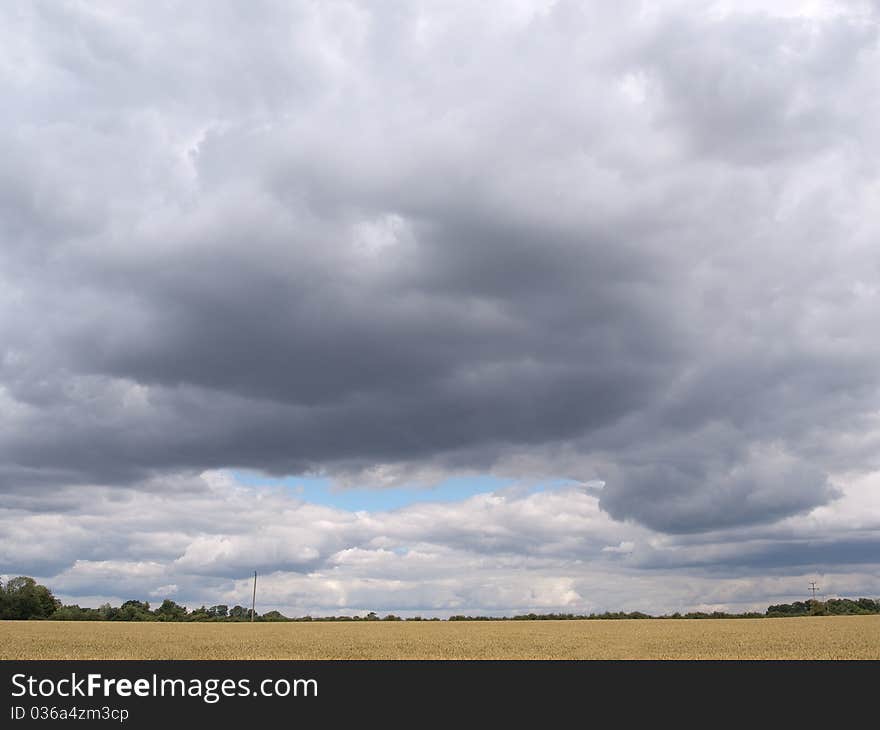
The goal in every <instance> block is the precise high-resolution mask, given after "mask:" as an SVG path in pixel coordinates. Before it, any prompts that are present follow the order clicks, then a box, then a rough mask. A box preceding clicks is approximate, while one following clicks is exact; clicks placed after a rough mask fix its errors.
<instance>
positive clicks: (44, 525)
mask: <svg viewBox="0 0 880 730" xmlns="http://www.w3.org/2000/svg"><path fill="white" fill-rule="evenodd" d="M0 49H2V51H0V98H2V109H3V113H2V114H0V159H2V160H3V164H2V165H0V576H2V577H4V578H8V577H10V576H14V575H22V574H23V575H31V576H34V577H36V578H38V580H40V581H41V582H43V583H45V584H46V585H48V586H49V587H50V588H51V589H52V590H53V591H54V592H55V593H56V595H58V596H59V597H60V598H61V599H62V600H64V601H65V602H68V603H79V604H80V605H93V606H94V605H99V604H101V603H103V602H105V601H109V602H111V603H119V602H121V601H124V600H127V599H130V598H138V599H147V600H150V601H152V602H159V601H161V600H162V599H164V598H172V599H174V600H176V601H178V602H180V603H182V604H185V605H187V606H189V607H190V608H194V607H197V606H199V605H202V604H206V605H213V604H220V603H225V604H228V605H233V604H236V603H241V604H246V603H247V602H248V599H249V596H250V590H251V584H250V580H251V576H252V575H253V571H255V570H256V571H258V572H259V574H260V576H261V577H260V583H259V595H258V607H257V609H258V611H266V610H272V609H275V610H280V611H282V612H283V613H285V614H287V615H292V616H299V615H306V614H311V615H330V614H336V615H342V614H349V615H350V614H363V613H364V612H366V611H376V612H379V613H381V614H384V613H389V612H391V613H396V614H398V615H403V616H410V615H422V616H440V617H444V616H448V615H450V614H456V613H467V614H473V615H478V614H483V615H485V614H492V615H502V614H503V615H510V614H516V613H525V612H529V611H536V612H551V611H563V612H567V613H589V612H600V611H606V610H610V611H616V610H641V611H647V612H651V613H663V612H673V611H687V610H708V609H711V610H716V609H719V610H720V609H723V610H733V611H741V610H750V609H755V608H760V609H763V608H764V607H766V606H767V605H768V604H770V603H777V602H782V601H791V600H803V599H805V598H807V597H809V582H810V581H812V580H815V581H817V583H818V585H819V587H820V591H821V594H822V595H824V596H850V597H858V596H867V597H877V596H880V337H878V336H877V329H876V322H877V321H878V320H880V247H878V245H877V241H878V240H880V217H878V216H877V211H878V210H880V175H878V173H880V141H878V140H880V138H878V135H877V129H878V122H880V71H878V69H880V3H878V2H868V1H864V2H859V1H857V0H853V1H852V2H840V3H837V2H831V1H830V0H829V1H828V2H819V1H815V0H814V1H810V2H799V1H796V0H790V1H787V2H772V3H769V2H755V1H753V2H703V1H697V0H693V1H690V0H670V2H664V3H648V2H644V3H643V2H637V1H636V0H618V1H617V2H614V3H608V2H598V1H597V2H580V1H578V2H574V1H571V0H556V1H555V2H554V1H552V0H540V1H539V0H515V1H514V0H511V1H506V0H505V1H501V0H498V1H496V2H490V3H472V2H463V1H462V2H453V1H451V0H442V1H441V0H437V1H436V2H433V1H429V0H414V1H411V2H396V1H394V0H389V2H383V3H357V2H342V1H337V0H327V1H321V2H317V1H315V2H268V1H259V2H251V3H238V2H223V1H220V0H218V1H217V2H207V1H202V2H199V1H198V0H196V1H194V2H189V3H185V4H182V5H178V4H173V3H157V2H125V3H116V2H88V3H87V2H73V1H71V2H48V1H45V2H8V3H4V4H3V6H2V8H0Z"/></svg>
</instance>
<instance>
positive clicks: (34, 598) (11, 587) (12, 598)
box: [0, 575, 61, 620]
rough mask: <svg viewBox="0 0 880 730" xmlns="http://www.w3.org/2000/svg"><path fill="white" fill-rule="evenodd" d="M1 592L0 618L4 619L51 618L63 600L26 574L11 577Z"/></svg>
mask: <svg viewBox="0 0 880 730" xmlns="http://www.w3.org/2000/svg"><path fill="white" fill-rule="evenodd" d="M0 592H2V593H3V600H2V614H0V618H4V619H12V620H24V619H29V618H49V616H51V615H52V614H53V613H55V611H56V609H58V608H60V607H61V601H59V600H58V599H57V598H55V596H53V595H52V592H51V591H50V590H49V589H48V588H46V586H44V585H40V584H39V583H37V581H35V580H34V579H33V578H30V577H28V576H26V575H20V576H18V577H17V578H11V579H10V580H9V581H7V583H6V586H5V587H4V588H3V589H2V591H0Z"/></svg>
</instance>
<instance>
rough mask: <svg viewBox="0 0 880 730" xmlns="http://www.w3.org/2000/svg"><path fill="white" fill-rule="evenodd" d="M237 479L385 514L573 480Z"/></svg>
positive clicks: (250, 475) (241, 474) (237, 475)
mask: <svg viewBox="0 0 880 730" xmlns="http://www.w3.org/2000/svg"><path fill="white" fill-rule="evenodd" d="M232 476H233V478H234V479H235V480H236V481H237V482H238V483H239V484H243V485H247V486H252V487H283V488H285V489H287V490H288V491H289V492H290V493H291V494H292V495H294V496H296V497H299V498H300V499H303V500H305V501H307V502H312V503H314V504H322V505H325V506H328V507H335V508H337V509H344V510H348V511H350V512H357V511H361V510H364V511H367V512H384V511H388V510H393V509H399V508H401V507H406V506H407V505H410V504H416V503H418V502H461V501H463V500H465V499H468V498H469V497H473V496H474V495H477V494H486V493H488V492H498V491H503V490H509V489H513V490H517V491H520V490H522V491H523V492H528V493H531V492H536V491H544V490H547V489H558V488H560V487H564V486H566V485H568V484H571V483H572V480H570V479H550V480H545V481H541V482H530V483H528V484H525V483H521V482H517V481H516V480H513V479H509V478H508V479H505V478H501V477H496V476H492V475H490V474H477V475H471V476H456V477H450V478H449V479H445V480H443V481H442V482H440V483H438V484H436V485H433V486H430V487H425V486H399V487H370V486H355V487H345V488H340V487H335V486H334V485H333V483H332V480H331V479H328V478H326V477H302V476H288V477H272V476H266V475H264V474H259V473H257V472H250V471H233V472H232Z"/></svg>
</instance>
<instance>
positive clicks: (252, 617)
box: [251, 570, 257, 623]
mask: <svg viewBox="0 0 880 730" xmlns="http://www.w3.org/2000/svg"><path fill="white" fill-rule="evenodd" d="M256 608H257V571H256V570H255V571H254V599H253V601H252V602H251V623H253V622H254V613H255V612H256Z"/></svg>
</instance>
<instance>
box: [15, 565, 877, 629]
mask: <svg viewBox="0 0 880 730" xmlns="http://www.w3.org/2000/svg"><path fill="white" fill-rule="evenodd" d="M864 614H880V600H874V599H871V598H858V599H851V598H829V599H828V600H825V601H817V600H808V601H795V602H794V603H779V604H776V605H773V606H768V607H767V610H766V611H764V612H763V613H761V612H757V611H751V612H746V613H726V612H724V611H712V612H711V613H706V612H702V611H696V612H689V613H673V614H665V615H662V616H652V615H650V614H647V613H642V612H641V611H633V612H631V613H623V612H620V611H614V612H610V611H609V612H605V613H599V614H597V613H591V614H576V613H541V614H538V613H527V614H521V615H519V616H464V615H460V614H457V615H454V616H450V617H449V619H448V620H449V621H548V620H552V621H559V620H603V619H658V620H659V619H681V618H690V619H714V618H782V617H787V616H843V615H864ZM0 619H2V620H25V619H44V620H51V621H228V622H235V621H250V620H251V609H249V608H246V607H244V606H233V607H232V608H230V607H229V606H227V605H223V604H218V605H216V606H210V607H206V606H200V607H199V608H196V609H193V610H192V611H190V610H189V609H187V607H186V606H181V605H180V604H178V603H175V602H174V601H172V600H171V599H170V598H166V599H165V600H164V601H162V603H161V604H159V605H158V606H157V607H156V608H152V607H151V606H150V604H149V602H147V601H138V600H130V601H125V603H123V604H122V605H121V606H111V605H110V604H109V603H105V604H104V605H103V606H100V607H98V608H82V607H80V606H77V605H72V606H65V605H63V604H62V603H61V601H59V600H58V599H57V598H55V596H54V595H52V592H51V591H50V590H49V589H48V588H47V587H46V586H44V585H40V584H39V583H37V582H36V581H35V580H34V579H33V578H30V577H28V576H24V575H22V576H18V577H17V578H11V579H10V580H8V581H7V582H6V584H5V585H3V583H2V582H0ZM253 620H254V621H261V622H266V621H439V620H440V619H438V618H422V617H421V616H411V617H408V618H406V619H403V618H401V617H400V616H395V615H394V614H387V615H386V616H381V617H380V616H379V615H378V614H377V613H376V612H374V611H370V612H369V613H367V614H366V615H364V616H317V617H313V616H299V617H288V616H284V615H283V614H281V613H280V612H278V611H267V612H266V613H263V614H260V613H254V616H253Z"/></svg>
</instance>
